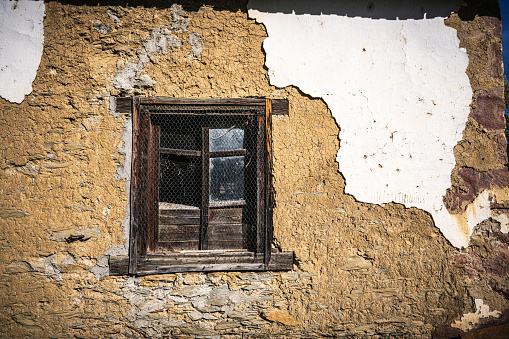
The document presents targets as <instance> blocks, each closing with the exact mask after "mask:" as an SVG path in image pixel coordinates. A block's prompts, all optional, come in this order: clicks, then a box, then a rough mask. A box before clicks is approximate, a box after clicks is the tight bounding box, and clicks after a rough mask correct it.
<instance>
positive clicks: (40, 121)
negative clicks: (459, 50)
mask: <svg viewBox="0 0 509 339" xmlns="http://www.w3.org/2000/svg"><path fill="white" fill-rule="evenodd" d="M184 7H185V6H184ZM245 8H246V4H245V3H241V4H238V6H237V5H235V6H234V7H233V8H223V7H221V6H220V5H218V4H216V7H215V8H212V7H208V6H203V7H201V8H200V9H198V8H194V10H193V8H191V10H189V11H188V12H187V13H186V14H184V13H181V14H178V12H179V11H178V9H176V8H175V7H173V8H171V7H163V8H158V9H156V8H151V7H148V6H147V7H116V6H111V7H107V6H94V7H89V6H85V5H83V6H71V5H62V4H60V3H54V2H50V3H47V4H46V18H45V19H44V26H45V28H44V34H45V42H44V50H43V56H42V60H41V65H40V67H39V70H38V73H37V77H36V79H35V81H34V83H33V88H34V90H33V92H32V93H31V95H30V96H28V97H27V99H26V100H25V101H23V102H22V103H21V104H13V103H9V102H8V101H5V100H3V99H2V101H1V108H2V115H1V119H2V124H3V126H5V128H4V129H3V130H2V132H1V134H0V136H1V138H2V141H1V143H0V145H2V146H1V147H2V149H1V152H2V157H1V158H2V162H1V172H0V179H1V180H2V183H1V191H0V192H1V195H0V196H1V198H0V204H1V207H0V232H1V233H0V246H1V247H0V248H1V252H0V253H1V254H0V256H1V257H0V260H1V264H0V285H1V289H2V292H1V293H0V304H1V306H2V307H1V309H0V329H1V333H2V335H3V336H5V337H26V336H28V337H73V336H74V337H127V338H133V337H164V336H167V337H168V336H169V337H179V336H180V337H186V336H188V337H195V336H198V337H199V336H206V337H214V336H216V337H224V338H228V337H232V338H233V337H239V336H240V335H241V334H243V335H244V336H246V337H249V336H251V337H256V336H273V337H276V336H278V335H281V336H284V335H287V336H291V337H306V338H307V337H310V336H325V335H351V336H356V337H363V336H366V337H367V336H369V337H371V338H372V337H375V338H376V337H382V336H385V337H387V336H391V335H392V336H396V337H402V336H403V337H431V336H432V335H433V334H435V335H438V336H439V337H440V336H442V337H444V336H445V333H449V334H451V333H452V334H454V333H458V332H459V331H460V329H461V330H463V331H465V330H468V329H470V328H472V327H475V326H479V325H480V324H481V325H482V323H491V324H493V323H497V322H503V321H504V320H505V319H506V318H505V317H506V313H504V312H506V310H507V309H508V303H509V302H508V301H507V299H505V298H504V296H506V295H507V293H508V291H507V286H508V281H507V274H508V269H509V267H508V265H507V262H508V253H507V242H508V239H507V235H506V234H504V233H502V232H501V229H500V223H499V222H497V221H496V220H488V221H487V222H485V223H483V224H482V225H480V226H478V227H477V228H476V229H475V230H474V232H475V235H474V236H473V238H472V241H471V245H470V246H469V248H468V249H467V250H466V251H464V252H459V251H458V250H456V249H455V248H453V247H452V246H451V245H450V244H449V243H448V241H447V240H446V239H445V238H444V237H443V236H442V235H441V233H440V232H439V230H438V229H437V228H436V227H434V224H433V220H432V218H431V216H430V215H429V214H428V213H426V212H424V211H422V210H419V209H417V208H405V207H404V206H403V205H400V204H395V203H389V204H384V205H374V204H366V203H360V202H357V201H356V200H355V199H354V197H352V196H350V195H348V194H345V193H344V188H345V182H344V180H343V177H342V175H341V173H339V172H338V165H337V163H336V161H335V157H336V153H337V151H338V149H339V140H338V133H339V127H338V126H337V125H336V123H335V121H334V120H333V118H332V115H331V112H330V111H329V110H328V108H327V106H326V105H325V103H324V102H323V101H322V100H321V99H315V98H310V97H309V96H307V95H304V94H303V93H301V92H300V91H299V90H298V89H297V88H295V87H291V86H290V87H285V88H282V89H278V88H275V87H272V86H270V85H269V81H268V79H267V71H266V69H265V68H264V62H265V55H264V53H263V51H262V43H263V41H264V39H265V38H266V37H267V33H266V31H265V28H264V26H263V25H260V24H257V23H255V21H254V20H251V19H249V18H248V17H247V14H246V10H245ZM239 9H243V10H242V11H241V10H239ZM108 10H109V12H108ZM176 12H177V14H178V15H176V14H175V13H176ZM180 20H185V22H187V23H188V26H185V25H184V23H183V22H182V21H180ZM172 22H173V23H178V25H175V26H173V27H174V28H172ZM448 22H452V23H454V25H455V26H454V27H458V28H457V29H458V36H459V38H460V43H464V44H467V41H468V45H469V46H471V48H474V46H481V47H479V48H475V49H476V50H479V51H484V50H485V51H486V53H485V54H483V53H478V54H476V58H472V59H470V60H469V67H471V68H470V71H468V69H467V72H469V73H468V74H469V76H470V79H471V85H472V88H478V89H479V91H478V92H477V90H474V93H483V92H482V91H486V92H488V93H489V91H490V90H491V89H492V88H495V87H497V86H499V85H498V84H499V81H500V80H499V78H498V77H499V74H498V73H496V72H497V68H496V67H495V66H496V65H497V62H498V63H500V59H498V60H499V61H497V58H498V56H497V55H498V54H496V52H494V54H493V53H492V54H491V56H490V54H489V50H490V49H492V50H495V51H496V48H497V46H499V45H500V38H499V37H498V35H497V34H499V32H500V31H499V28H497V26H496V25H497V21H496V20H495V19H490V18H477V19H475V20H467V21H462V20H460V19H459V18H458V17H457V16H453V17H451V19H448ZM490 22H491V24H490ZM161 26H163V27H161ZM184 26H185V27H184ZM165 28H166V29H167V30H165ZM497 29H498V30H497ZM186 30H187V31H186ZM193 32H195V34H194V35H192V34H193ZM461 34H463V35H461ZM161 35H164V36H165V37H166V40H167V41H173V42H175V41H176V40H175V39H178V41H180V45H177V44H175V46H174V47H169V48H167V51H166V54H165V53H164V48H162V47H161V48H160V47H157V48H156V49H155V51H154V49H152V48H150V46H148V45H147V44H146V42H147V41H151V40H152V38H153V37H160V36H161ZM191 37H194V38H191ZM196 37H199V39H201V41H203V49H202V50H201V52H200V53H197V52H198V50H199V48H198V50H197V49H196V47H197V45H198V46H199V43H196V40H195V39H197V38H196ZM190 38H191V39H190ZM158 39H159V38H158ZM189 40H191V42H192V41H195V42H193V46H194V51H193V46H191V44H190V43H189ZM158 41H161V40H158ZM481 42H483V43H482V44H481ZM162 44H163V45H164V43H162ZM157 45H158V46H160V45H159V44H157ZM482 46H485V47H482ZM490 46H491V47H490ZM465 48H467V53H468V48H469V47H468V46H465ZM195 52H196V53H195ZM471 54H472V55H473V54H475V53H472V52H471ZM469 55H470V54H469ZM145 57H148V60H147V59H146V58H145ZM129 62H132V64H129ZM140 62H141V64H140ZM487 65H494V66H493V67H491V68H490V67H488V66H487ZM125 66H128V68H129V70H133V69H134V72H132V73H128V74H127V75H128V76H127V77H125V78H123V79H127V80H128V81H129V82H128V85H129V86H132V93H135V94H140V95H158V96H178V97H246V96H264V97H272V98H288V100H289V102H290V114H289V116H288V117H275V118H274V122H273V125H274V126H273V130H274V131H273V139H274V140H273V142H274V187H275V191H276V208H275V212H274V232H275V238H276V241H275V245H276V246H278V247H280V248H281V249H282V250H285V251H286V250H292V251H294V252H295V257H296V262H295V265H294V270H293V271H291V272H284V273H272V272H267V273H227V274H223V273H211V274H199V273H193V274H172V275H160V276H149V277H142V278H132V277H108V276H105V275H104V274H105V271H107V263H106V261H105V257H104V256H105V255H106V254H107V253H111V251H115V252H116V251H119V252H121V251H123V250H125V249H124V248H123V246H124V245H125V240H126V239H125V237H126V234H125V233H124V229H123V220H124V218H125V213H126V206H127V190H126V180H127V179H126V176H125V175H122V170H123V168H124V167H123V166H124V162H125V157H124V154H125V152H126V151H125V148H123V147H124V141H125V140H123V139H122V137H123V136H124V135H125V133H124V132H125V131H124V126H125V125H126V122H127V120H128V117H127V116H124V115H118V114H112V113H111V112H110V107H109V106H110V105H109V103H110V97H111V95H117V94H119V92H120V91H121V90H123V91H131V88H125V89H121V90H119V89H118V88H115V87H114V80H115V79H118V76H119V74H120V73H121V72H123V71H125V70H126V68H125ZM141 66H142V67H141ZM137 67H141V70H139V68H137ZM475 67H478V68H475ZM486 67H488V69H486ZM490 69H492V70H493V71H494V72H495V73H494V74H491V73H489V70H490ZM129 72H131V71H129ZM131 75H132V80H131ZM149 79H150V81H149ZM472 79H474V80H475V81H478V82H479V85H478V87H475V85H474V84H472V82H473V81H474V80H472ZM123 83H125V82H123ZM490 86H493V87H490ZM117 87H118V86H117ZM497 93H498V92H495V94H497ZM479 97H481V96H480V95H479V96H478V97H477V98H479ZM488 98H489V97H488ZM496 98H497V97H496V95H495V99H496ZM496 100H498V99H496ZM496 100H493V101H495V102H496ZM485 102H487V103H490V102H491V100H488V99H485ZM479 115H480V116H483V115H482V114H479ZM469 123H471V124H472V126H473V127H475V128H472V130H471V131H470V132H469V133H465V135H464V148H463V149H466V150H467V151H464V152H458V154H463V157H461V158H460V157H459V156H458V155H456V157H457V159H463V160H457V166H458V172H459V171H461V169H462V167H471V166H469V165H468V164H472V163H474V164H482V163H483V162H482V161H479V160H478V157H479V156H481V157H482V156H484V157H487V158H488V159H501V158H496V157H495V158H493V157H494V156H493V154H492V152H493V150H500V149H501V147H499V146H498V145H500V143H498V144H496V145H497V146H494V147H495V148H489V147H486V145H489V143H486V142H484V141H483V140H493V139H490V138H495V137H496V136H497V135H498V134H497V133H498V132H489V133H488V132H486V131H485V130H484V129H483V128H482V127H480V125H478V124H479V123H476V122H475V121H474V120H473V119H472V121H470V120H469ZM476 124H477V125H476ZM467 127H468V123H467ZM127 134H128V133H127ZM124 138H125V137H124ZM483 138H484V139H483ZM495 140H498V139H495ZM460 145H461V143H460ZM470 145H473V146H470ZM476 145H479V146H476ZM497 147H498V148H497ZM119 149H120V150H119ZM470 154H472V156H470ZM497 154H500V153H497ZM497 156H499V155H497ZM501 156H502V155H500V157H501ZM489 157H491V158H489ZM461 161H463V162H461ZM498 161H499V162H500V160H498ZM499 162H496V165H494V166H495V167H496V168H498V169H502V167H501V166H499ZM463 164H466V165H465V166H464V165H463ZM479 166H480V167H478V168H477V171H478V173H479V174H476V175H478V176H482V175H487V174H486V173H489V171H487V170H486V168H484V167H481V166H484V165H479ZM491 168H492V167H489V168H488V169H491ZM492 177H493V176H492ZM453 178H457V179H453V182H455V183H456V186H457V187H459V188H462V190H461V191H460V192H462V193H467V192H471V191H469V190H468V189H465V187H468V186H467V184H466V181H460V180H459V179H458V178H459V176H456V177H454V176H453ZM474 178H475V176H474ZM454 180H456V181H454ZM474 182H475V181H474ZM475 187H481V186H479V185H478V186H475ZM503 190H504V189H503V188H500V191H501V192H503ZM476 194H477V193H476ZM476 194H474V195H476ZM500 196H503V195H502V193H501V195H500ZM498 197H499V196H497V198H498ZM465 201H468V199H466V200H465ZM497 204H498V205H497V206H499V209H500V210H501V208H502V207H503V206H504V205H503V201H502V199H498V200H497ZM501 206H502V207H501ZM501 211H502V210H501ZM72 236H74V237H72ZM78 238H79V240H77V241H72V242H67V241H66V239H78ZM118 246H120V247H118ZM112 249H113V250H112ZM108 251H110V252H108ZM98 279H99V280H98ZM450 325H452V326H454V327H451V326H450ZM455 331H456V332H455Z"/></svg>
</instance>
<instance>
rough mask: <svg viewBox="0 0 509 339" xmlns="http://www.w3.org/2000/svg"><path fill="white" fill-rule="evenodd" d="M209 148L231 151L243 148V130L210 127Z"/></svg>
mask: <svg viewBox="0 0 509 339" xmlns="http://www.w3.org/2000/svg"><path fill="white" fill-rule="evenodd" d="M209 133H210V134H209V135H210V137H209V142H210V150H211V151H231V150H237V149H243V148H244V130H243V129H241V128H236V127H230V128H211V129H210V132H209Z"/></svg>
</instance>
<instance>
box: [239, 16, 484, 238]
mask: <svg viewBox="0 0 509 339" xmlns="http://www.w3.org/2000/svg"><path fill="white" fill-rule="evenodd" d="M249 15H250V17H252V18H255V19H256V20H257V21H258V22H261V23H263V24H264V25H265V26H266V29H267V32H268V38H267V39H266V40H265V41H264V43H263V47H264V49H265V52H266V66H267V67H268V70H269V72H268V73H269V77H270V82H271V84H272V85H275V86H277V87H284V86H289V85H295V86H298V87H299V88H300V89H301V90H302V91H303V92H305V93H307V94H309V95H312V96H314V97H322V98H323V99H324V101H325V102H326V103H327V105H328V106H329V108H330V109H331V111H332V115H333V116H334V118H335V119H336V121H337V122H338V124H339V126H340V127H341V131H340V134H339V137H340V140H341V146H340V149H339V152H338V156H337V161H338V163H339V170H340V171H341V173H342V174H343V175H344V177H345V179H346V188H345V191H346V193H349V194H352V195H354V196H355V198H356V199H358V200H360V201H364V202H370V203H377V204H383V203H389V202H397V203H401V204H404V205H406V206H407V207H412V206H413V207H417V208H421V209H424V210H426V211H428V212H430V213H431V215H432V216H433V218H434V221H435V224H436V226H437V227H438V228H440V229H441V231H442V232H443V234H444V235H445V237H446V238H447V239H448V240H449V241H450V242H451V243H452V244H453V245H454V246H456V247H466V246H467V245H468V239H469V236H470V233H468V232H471V230H472V229H473V227H474V226H475V225H472V224H471V222H473V220H474V219H475V220H478V219H479V218H473V217H470V218H467V219H468V227H467V228H465V227H464V224H460V223H458V222H457V220H456V219H457V218H454V217H452V216H451V215H450V214H449V213H448V212H447V210H446V208H445V206H444V204H443V201H442V198H443V196H444V194H445V193H446V190H447V188H449V187H450V186H451V180H450V176H451V172H452V170H453V168H454V165H455V158H454V154H453V148H454V146H455V145H456V144H457V143H458V141H460V140H461V138H462V131H463V130H464V128H465V123H466V121H467V118H468V114H469V110H470V109H469V104H470V102H471V100H472V89H471V87H470V82H469V79H468V77H467V75H466V73H465V70H466V68H467V65H468V56H467V55H466V53H465V51H464V50H461V49H460V48H459V40H458V38H457V35H456V30H454V29H453V28H450V27H447V26H445V24H444V18H441V17H436V18H433V19H422V20H413V19H410V20H373V19H369V18H360V17H356V18H350V17H345V16H338V15H295V14H282V13H262V12H260V11H257V10H254V9H250V10H249ZM483 206H484V205H483ZM488 211H489V208H488ZM484 212H486V211H483V212H482V213H477V214H476V211H472V213H473V215H477V216H479V214H482V215H483V217H484V214H486V213H484ZM486 215H488V214H486ZM478 221H479V222H480V221H482V220H478ZM467 229H468V231H466V230H467Z"/></svg>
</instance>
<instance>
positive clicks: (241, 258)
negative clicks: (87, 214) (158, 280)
mask: <svg viewBox="0 0 509 339" xmlns="http://www.w3.org/2000/svg"><path fill="white" fill-rule="evenodd" d="M263 259H264V258H263V255H262V254H258V255H257V254H255V253H253V252H247V251H186V252H179V253H165V254H153V255H144V256H140V257H139V258H138V260H137V274H136V275H139V276H141V275H150V274H164V273H177V272H217V271H284V270H291V269H292V267H293V252H275V253H271V257H270V261H269V264H268V265H265V264H264V262H263ZM109 264H110V275H127V274H128V266H129V257H128V256H111V257H110V259H109Z"/></svg>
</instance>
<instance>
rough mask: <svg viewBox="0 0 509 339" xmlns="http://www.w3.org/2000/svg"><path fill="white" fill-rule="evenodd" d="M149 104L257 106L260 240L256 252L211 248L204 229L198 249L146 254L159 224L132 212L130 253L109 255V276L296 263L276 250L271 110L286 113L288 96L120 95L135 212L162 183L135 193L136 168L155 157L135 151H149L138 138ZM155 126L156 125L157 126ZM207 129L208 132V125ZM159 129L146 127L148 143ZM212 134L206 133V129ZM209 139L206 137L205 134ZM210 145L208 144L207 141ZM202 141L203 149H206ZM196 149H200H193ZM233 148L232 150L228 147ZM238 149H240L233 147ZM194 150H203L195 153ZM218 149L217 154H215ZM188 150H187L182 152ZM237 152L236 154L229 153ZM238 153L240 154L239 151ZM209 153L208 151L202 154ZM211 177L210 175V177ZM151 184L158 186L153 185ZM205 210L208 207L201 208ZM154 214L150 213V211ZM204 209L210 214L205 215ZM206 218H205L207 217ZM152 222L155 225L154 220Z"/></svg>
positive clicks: (268, 267)
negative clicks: (128, 125) (129, 134)
mask: <svg viewBox="0 0 509 339" xmlns="http://www.w3.org/2000/svg"><path fill="white" fill-rule="evenodd" d="M150 105H184V106H186V105H189V106H192V107H193V109H195V110H198V111H199V110H200V107H202V106H214V105H218V106H222V107H224V106H230V105H231V106H259V107H260V112H262V113H260V114H258V115H257V120H258V131H259V132H258V134H257V135H258V136H257V145H258V147H257V155H256V159H257V168H258V172H257V173H258V175H257V178H258V179H257V200H258V209H257V211H258V216H257V239H258V240H257V245H256V252H246V251H208V250H207V245H206V239H205V238H203V239H202V237H204V235H203V234H202V233H200V240H201V241H200V243H203V244H204V246H203V247H202V248H201V250H200V251H185V252H181V253H171V254H165V255H154V254H148V253H147V247H149V248H150V247H152V248H153V246H154V243H149V241H152V242H153V241H155V240H153V239H155V237H156V234H154V233H157V232H155V231H154V230H155V229H156V228H155V227H157V224H155V223H157V222H158V221H157V220H148V226H147V227H142V225H141V224H140V220H138V218H137V217H136V215H135V214H134V213H131V229H130V232H131V233H130V234H131V236H130V241H129V256H128V257H127V256H112V257H110V275H124V274H130V275H148V274H161V273H174V272H191V271H194V272H196V271H199V272H210V271H267V270H289V269H292V265H293V252H278V251H275V250H274V249H272V247H271V243H272V231H273V229H272V206H273V189H272V179H271V171H272V137H271V135H272V133H271V129H272V115H273V114H288V101H287V100H285V99H282V100H281V99H259V98H245V99H181V98H162V97H156V98H140V97H132V98H131V97H129V98H117V100H116V111H117V112H118V113H131V114H132V118H133V119H132V120H133V148H132V149H133V159H132V171H131V172H132V176H131V211H133V210H134V208H136V207H139V206H140V205H141V206H145V205H147V204H148V207H147V208H149V209H150V208H151V207H150V206H156V203H155V202H153V201H150V196H154V194H156V191H154V190H157V186H158V185H149V188H148V191H149V192H150V193H149V194H147V195H137V194H136V188H137V187H138V188H139V186H138V185H140V184H141V183H140V182H139V181H140V178H139V175H138V173H137V172H138V171H139V168H141V167H140V166H141V165H142V164H141V163H140V161H146V162H147V164H145V166H148V167H149V168H150V167H151V166H153V167H158V166H154V165H153V164H152V163H153V159H151V157H150V156H147V157H146V158H147V160H141V159H140V158H142V157H138V156H136V155H137V154H143V153H145V154H146V153H147V152H146V150H144V149H142V147H146V146H143V143H140V138H141V132H142V130H143V129H151V128H152V127H151V124H149V123H147V122H146V121H144V120H143V118H142V115H141V114H140V109H141V107H144V106H150ZM156 128H157V127H156ZM203 133H206V131H205V130H204V131H203ZM155 135H158V133H157V132H156V133H152V131H151V130H149V131H148V141H149V142H157V143H158V142H159V141H158V140H156V139H155V137H154V136H155ZM207 135H208V134H207ZM203 140H206V141H204V142H208V138H203ZM205 146H206V145H205ZM205 146H203V147H202V149H208V147H205ZM162 152H168V153H172V154H173V153H175V152H181V151H180V150H172V149H162ZM191 152H194V153H196V152H197V151H191ZM226 152H230V153H232V151H226ZM233 152H238V151H233ZM194 153H193V155H199V154H194ZM210 153H211V154H209V156H222V154H221V153H224V151H222V152H210ZM213 153H218V154H213ZM182 155H184V154H182ZM228 155H229V156H231V155H236V154H233V153H232V154H228ZM239 155H240V154H239ZM206 158H208V156H204V157H203V159H206ZM206 167H208V161H207V163H206V164H205V161H204V162H203V171H204V173H205V172H206V174H207V175H208V170H207V168H206ZM156 172H157V171H156V169H155V168H154V169H153V170H152V171H151V172H150V173H151V174H149V175H153V176H155V177H154V178H152V179H150V180H154V182H155V178H157V175H158V173H156ZM206 182H208V180H206ZM150 186H156V187H155V188H151V187H150ZM205 200H206V199H204V200H203V202H202V204H208V200H207V201H205ZM202 211H204V210H203V209H202ZM149 214H150V213H149ZM204 214H207V215H206V216H205V215H204ZM202 218H208V213H203V212H202ZM205 222H206V221H205ZM152 224H155V226H154V225H152Z"/></svg>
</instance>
